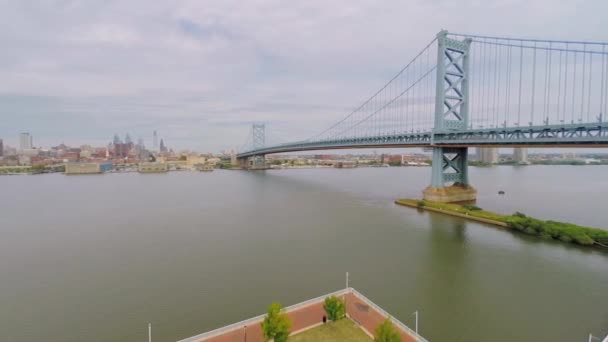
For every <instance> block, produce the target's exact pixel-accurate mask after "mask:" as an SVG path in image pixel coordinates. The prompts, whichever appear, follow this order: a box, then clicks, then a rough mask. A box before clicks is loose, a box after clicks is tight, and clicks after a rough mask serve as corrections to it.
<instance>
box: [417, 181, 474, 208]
mask: <svg viewBox="0 0 608 342" xmlns="http://www.w3.org/2000/svg"><path fill="white" fill-rule="evenodd" d="M422 193H423V194H424V199H425V200H427V201H434V202H445V203H449V202H466V201H474V200H475V199H476V198H477V190H475V188H473V187H472V186H470V185H464V184H454V185H451V186H446V187H442V188H434V187H431V186H429V187H428V188H426V189H424V191H423V192H422Z"/></svg>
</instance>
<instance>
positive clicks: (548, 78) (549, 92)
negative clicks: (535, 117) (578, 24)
mask: <svg viewBox="0 0 608 342" xmlns="http://www.w3.org/2000/svg"><path fill="white" fill-rule="evenodd" d="M547 52H548V53H549V76H548V77H547V115H546V116H545V117H544V118H543V119H544V120H546V122H547V124H549V115H550V114H551V89H552V88H553V87H551V73H552V71H553V64H552V60H551V59H552V57H553V50H552V43H551V42H549V50H548V51H547Z"/></svg>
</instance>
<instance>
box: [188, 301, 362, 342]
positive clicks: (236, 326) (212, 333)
mask: <svg viewBox="0 0 608 342" xmlns="http://www.w3.org/2000/svg"><path fill="white" fill-rule="evenodd" d="M350 290H352V289H343V290H339V291H335V292H332V293H328V294H325V295H323V296H319V297H316V298H313V299H309V300H306V301H304V302H301V303H297V304H294V305H290V306H288V307H286V308H285V312H290V311H295V310H298V309H300V308H303V307H305V306H309V305H311V304H316V303H319V302H322V301H324V300H325V298H327V297H329V296H341V295H344V294H347V293H349V291H350ZM264 317H266V314H263V315H258V316H255V317H252V318H249V319H246V320H243V321H240V322H237V323H233V324H230V325H227V326H225V327H221V328H218V329H215V330H211V331H208V332H205V333H202V334H199V335H196V336H192V337H188V338H186V339H183V340H179V341H178V342H199V341H202V340H205V339H209V338H212V337H215V336H219V335H222V334H225V333H228V332H231V331H235V330H238V329H242V328H243V326H246V325H247V326H250V325H253V324H256V323H260V322H262V321H263V320H264Z"/></svg>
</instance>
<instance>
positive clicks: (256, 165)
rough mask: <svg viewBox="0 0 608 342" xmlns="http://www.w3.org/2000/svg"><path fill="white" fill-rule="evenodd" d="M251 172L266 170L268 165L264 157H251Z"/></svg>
mask: <svg viewBox="0 0 608 342" xmlns="http://www.w3.org/2000/svg"><path fill="white" fill-rule="evenodd" d="M250 169H251V170H266V169H268V165H267V164H266V155H264V154H262V155H258V156H253V157H251V167H250Z"/></svg>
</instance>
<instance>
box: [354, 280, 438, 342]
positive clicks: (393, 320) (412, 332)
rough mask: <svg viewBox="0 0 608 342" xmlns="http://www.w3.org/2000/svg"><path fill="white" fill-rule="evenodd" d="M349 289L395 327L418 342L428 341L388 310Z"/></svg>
mask: <svg viewBox="0 0 608 342" xmlns="http://www.w3.org/2000/svg"><path fill="white" fill-rule="evenodd" d="M349 291H350V292H351V293H352V294H354V295H355V296H356V297H358V298H359V299H361V300H363V301H364V302H365V303H367V304H368V305H369V306H371V307H372V308H373V309H374V310H376V311H377V312H378V313H380V314H381V315H383V316H385V317H388V318H389V319H390V320H391V322H393V324H394V325H396V326H397V327H399V328H400V329H402V330H403V331H405V332H407V333H408V334H410V335H412V336H413V337H415V338H416V339H418V341H420V342H428V341H427V340H426V339H425V338H424V337H422V336H420V335H418V333H417V332H415V331H414V330H412V329H410V327H408V326H407V325H405V324H404V323H403V322H401V321H400V320H398V319H396V318H395V317H393V316H391V315H390V314H389V313H388V312H386V311H384V309H382V308H381V307H379V306H378V305H376V303H374V302H372V301H371V300H370V299H369V298H367V297H365V296H364V295H363V294H361V293H360V292H359V291H357V290H355V289H354V288H352V287H351V288H349Z"/></svg>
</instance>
